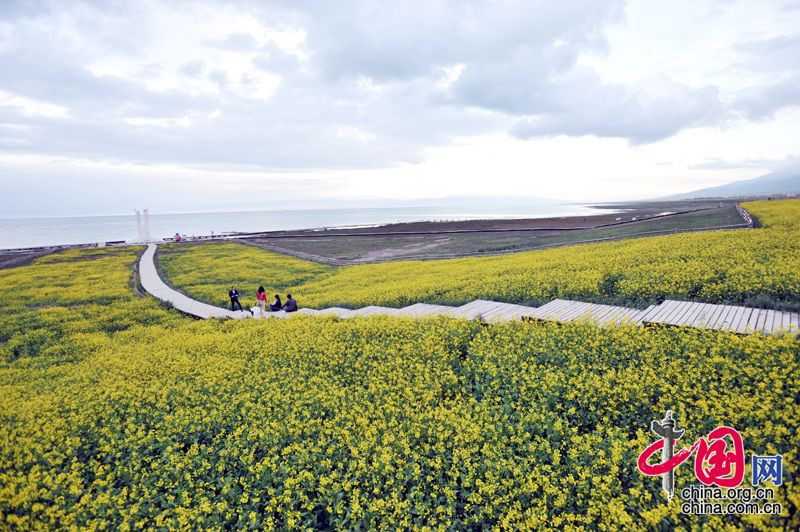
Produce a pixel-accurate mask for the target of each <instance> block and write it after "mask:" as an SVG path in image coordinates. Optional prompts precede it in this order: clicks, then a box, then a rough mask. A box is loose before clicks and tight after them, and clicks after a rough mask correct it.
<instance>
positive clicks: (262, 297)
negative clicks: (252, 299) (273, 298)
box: [256, 286, 267, 318]
mask: <svg viewBox="0 0 800 532" xmlns="http://www.w3.org/2000/svg"><path fill="white" fill-rule="evenodd" d="M256 305H257V306H258V310H259V314H260V315H261V317H262V318H263V317H264V310H266V307H267V292H266V290H264V287H263V286H259V287H258V293H257V294H256Z"/></svg>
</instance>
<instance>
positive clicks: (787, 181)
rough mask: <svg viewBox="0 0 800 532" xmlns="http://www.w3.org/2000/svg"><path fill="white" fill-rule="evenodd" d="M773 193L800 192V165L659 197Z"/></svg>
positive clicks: (717, 196)
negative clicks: (759, 175) (752, 177)
mask: <svg viewBox="0 0 800 532" xmlns="http://www.w3.org/2000/svg"><path fill="white" fill-rule="evenodd" d="M771 194H800V167H794V168H787V169H784V170H778V171H776V172H771V173H769V174H765V175H762V176H761V177H756V178H754V179H745V180H743V181H734V182H733V183H727V184H725V185H719V186H716V187H708V188H701V189H700V190H695V191H693V192H686V193H684V194H674V195H672V196H665V197H663V198H659V199H665V200H666V199H670V200H673V199H675V200H683V199H691V198H726V197H733V196H769V195H771Z"/></svg>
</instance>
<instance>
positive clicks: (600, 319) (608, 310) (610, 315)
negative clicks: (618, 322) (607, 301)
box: [592, 305, 625, 324]
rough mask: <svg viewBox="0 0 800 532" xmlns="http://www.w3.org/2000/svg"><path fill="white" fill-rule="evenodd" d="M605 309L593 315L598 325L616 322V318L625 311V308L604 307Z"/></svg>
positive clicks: (599, 309)
mask: <svg viewBox="0 0 800 532" xmlns="http://www.w3.org/2000/svg"><path fill="white" fill-rule="evenodd" d="M602 307H605V308H598V309H596V312H593V313H592V319H594V320H596V321H597V323H598V324H605V323H608V322H613V321H615V319H616V318H615V316H617V315H618V314H620V313H621V312H623V311H625V308H624V307H613V306H610V305H602Z"/></svg>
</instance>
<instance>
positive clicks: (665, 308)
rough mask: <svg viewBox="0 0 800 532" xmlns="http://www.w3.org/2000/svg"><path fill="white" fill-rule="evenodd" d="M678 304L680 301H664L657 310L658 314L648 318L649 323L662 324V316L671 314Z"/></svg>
mask: <svg viewBox="0 0 800 532" xmlns="http://www.w3.org/2000/svg"><path fill="white" fill-rule="evenodd" d="M678 303H679V302H678V301H672V300H671V299H670V300H667V301H664V302H663V303H661V304H660V305H659V306H658V307H657V308H656V312H655V313H653V315H652V316H650V317H649V318H648V320H647V321H648V323H661V316H663V315H665V313H669V312H670V311H671V310H672V309H674V308H675V306H676V305H677V304H678Z"/></svg>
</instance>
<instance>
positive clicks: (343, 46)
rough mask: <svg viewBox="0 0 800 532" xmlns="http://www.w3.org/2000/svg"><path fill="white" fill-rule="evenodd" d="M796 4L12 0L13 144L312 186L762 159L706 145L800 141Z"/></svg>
mask: <svg viewBox="0 0 800 532" xmlns="http://www.w3.org/2000/svg"><path fill="white" fill-rule="evenodd" d="M784 4H785V2H781V1H777V0H776V1H769V2H760V3H758V4H757V5H756V4H753V3H750V2H718V1H715V0H696V1H691V2H690V1H688V0H686V1H679V2H672V3H668V4H665V3H663V2H658V1H656V0H631V1H628V2H623V1H622V0H566V1H564V2H548V1H545V0H502V1H497V2H484V1H478V0H436V1H423V0H412V1H409V2H403V3H391V4H387V3H385V2H378V1H373V0H361V1H356V0H343V1H341V2H313V3H296V2H286V1H283V0H270V1H266V2H245V1H242V2H221V1H203V2H192V3H178V4H176V3H168V2H157V1H154V0H149V1H146V2H132V1H122V2H114V3H105V2H84V1H78V0H67V1H63V2H62V1H59V2H56V1H54V0H50V1H47V0H44V1H42V2H39V3H34V4H31V3H23V2H20V3H16V2H8V3H7V4H4V6H3V11H2V12H0V155H3V154H5V155H7V156H14V157H20V156H23V155H24V156H34V158H33V159H30V160H29V161H28V162H27V163H26V164H27V165H28V166H27V167H25V166H24V165H20V164H15V165H13V167H8V168H7V170H8V171H9V172H13V173H12V174H8V175H21V172H23V170H25V171H26V172H30V173H31V174H37V175H39V174H41V175H44V174H46V173H47V172H53V171H54V170H53V166H52V165H45V164H44V163H43V162H42V161H44V160H58V161H60V162H59V163H58V164H61V165H65V166H69V165H68V163H67V162H65V161H71V160H74V161H103V162H104V164H110V165H114V168H119V167H125V166H126V165H134V166H136V167H137V168H141V167H146V168H151V169H158V171H159V172H160V174H159V175H165V176H166V175H169V173H170V172H172V173H173V174H174V175H176V176H177V175H179V174H180V171H179V169H181V168H184V169H185V168H192V169H195V170H196V169H201V168H202V169H205V170H209V169H212V168H213V171H214V172H216V174H215V175H218V176H220V177H219V178H220V179H225V182H226V183H227V184H226V185H225V186H226V187H228V188H226V190H234V189H236V187H240V190H241V191H242V192H241V193H242V194H243V195H247V193H248V192H247V189H248V187H249V186H250V185H248V184H249V183H255V182H256V181H251V179H256V180H257V179H264V180H267V181H270V182H274V183H281V182H282V183H284V184H285V186H286V187H288V188H291V185H290V182H291V180H292V177H291V176H293V175H296V176H298V177H297V179H298V180H300V181H302V180H305V179H308V178H309V176H311V175H313V176H315V178H314V179H315V180H317V181H315V182H316V183H321V182H324V181H325V180H329V181H328V182H330V183H333V184H335V186H332V187H311V188H309V189H308V190H309V194H311V195H313V194H316V193H318V191H321V190H323V189H324V194H330V195H336V194H339V195H342V196H346V195H359V196H362V197H363V196H366V195H377V196H394V195H404V194H405V195H407V194H415V195H422V196H424V195H435V194H441V193H442V191H447V190H450V191H454V190H459V191H461V190H462V189H464V190H469V191H471V192H473V193H488V194H494V193H514V192H515V191H517V190H521V189H524V190H528V191H529V192H530V193H532V194H536V195H549V196H556V197H564V198H567V199H569V198H572V197H575V196H576V195H577V194H578V191H579V192H580V193H581V194H584V193H585V194H589V193H592V194H598V195H605V196H612V197H623V196H642V195H646V194H651V193H656V194H657V195H660V194H661V193H664V194H666V193H670V192H680V191H681V187H684V189H688V188H695V187H699V186H705V185H710V184H718V180H720V179H728V178H743V177H752V175H751V174H752V173H753V172H755V171H757V170H758V169H757V168H755V167H753V165H748V164H743V165H742V166H740V167H734V168H730V167H729V168H721V167H718V168H711V167H706V168H703V169H699V168H697V165H699V164H702V163H703V162H704V161H708V160H710V159H714V160H716V159H719V160H720V161H722V162H720V163H718V164H719V165H726V164H727V165H729V166H730V165H733V166H735V163H736V161H745V160H775V159H781V158H785V157H787V156H789V155H791V154H794V153H796V151H797V148H796V143H793V139H796V138H798V137H800V119H798V113H800V93H798V92H797V87H798V86H800V65H799V64H798V63H797V61H796V57H797V53H798V52H799V51H800V49H798V43H800V33H798V30H797V28H798V27H800V10H787V9H785V5H784ZM663 162H668V163H669V164H666V165H665V164H661V163H663ZM78 166H80V165H78ZM70 168H73V170H71V172H77V170H74V168H77V166H73V167H70ZM253 170H256V171H257V172H258V176H259V177H258V178H254V177H253V176H252V171H253ZM56 173H58V172H56ZM71 175H73V174H71ZM98 175H99V174H98ZM108 175H109V176H114V177H109V179H117V180H119V183H125V187H122V184H120V185H119V186H120V187H122V188H126V187H127V188H128V189H134V188H136V187H137V179H140V177H141V175H142V174H141V173H137V172H131V171H128V170H125V171H121V170H120V171H116V170H115V171H113V172H109V173H108ZM532 175H536V176H544V175H548V176H554V178H553V179H548V180H546V181H541V182H540V181H536V180H534V179H532V178H531V177H530V176H532ZM222 176H224V177H222ZM268 176H281V178H280V179H276V180H274V181H273V180H272V179H271V178H270V177H268ZM487 176H490V178H488V179H487ZM176 179H177V178H176ZM637 179H638V180H639V181H638V184H637V181H636V180H637ZM209 183H210V182H209ZM408 183H413V185H408ZM596 183H600V185H597V186H595V184H596ZM163 186H165V187H166V185H163ZM208 186H209V192H208V197H209V198H212V199H213V197H214V194H216V193H217V192H211V189H213V190H215V191H216V190H218V188H215V187H212V186H211V185H210V184H209V185H208ZM253 186H255V185H253ZM337 187H339V188H337ZM542 187H544V188H545V189H547V190H546V194H545V193H541V194H539V193H538V191H537V189H538V188H542ZM288 188H287V190H288ZM529 189H530V190H529ZM151 190H155V191H157V190H158V187H155V188H153V189H151ZM196 192H197V194H201V192H202V190H197V191H196ZM274 192H275V194H278V195H280V190H279V189H276V190H275V191H274ZM319 193H320V194H322V192H319ZM286 195H287V197H288V195H289V194H288V192H287V193H286Z"/></svg>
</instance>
